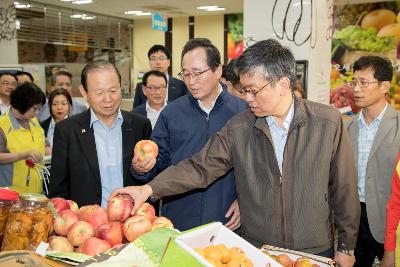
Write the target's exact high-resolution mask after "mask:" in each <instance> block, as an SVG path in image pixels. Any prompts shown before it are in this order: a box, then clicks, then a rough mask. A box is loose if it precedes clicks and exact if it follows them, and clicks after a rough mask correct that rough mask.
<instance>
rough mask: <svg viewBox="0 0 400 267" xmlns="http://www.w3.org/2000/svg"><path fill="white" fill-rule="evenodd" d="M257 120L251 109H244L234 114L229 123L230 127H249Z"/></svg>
mask: <svg viewBox="0 0 400 267" xmlns="http://www.w3.org/2000/svg"><path fill="white" fill-rule="evenodd" d="M255 121H256V116H255V115H254V114H253V113H252V112H251V111H250V110H249V109H247V110H244V111H242V112H240V113H238V114H236V115H235V116H233V117H232V118H231V119H230V120H229V122H228V123H227V125H228V127H231V128H234V129H239V128H241V127H246V128H247V127H249V125H254V123H255Z"/></svg>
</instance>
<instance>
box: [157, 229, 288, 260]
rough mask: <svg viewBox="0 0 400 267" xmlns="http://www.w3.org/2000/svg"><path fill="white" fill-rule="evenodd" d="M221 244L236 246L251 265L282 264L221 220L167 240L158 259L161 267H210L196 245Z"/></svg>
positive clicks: (201, 246)
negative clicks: (165, 246)
mask: <svg viewBox="0 0 400 267" xmlns="http://www.w3.org/2000/svg"><path fill="white" fill-rule="evenodd" d="M218 244H224V245H225V246H226V247H228V248H232V247H239V248H240V249H242V250H243V251H244V252H245V254H246V257H247V258H248V259H249V260H251V261H252V263H253V265H254V266H259V267H267V266H270V267H282V265H280V264H279V263H277V262H276V261H274V260H273V259H272V258H271V257H269V256H268V255H266V254H264V253H263V252H261V250H260V249H257V248H256V247H254V246H253V245H251V244H250V243H249V242H247V241H246V240H244V239H243V238H241V237H240V236H238V235H237V234H235V233H234V232H232V231H231V230H229V229H228V228H226V227H225V226H224V225H222V223H220V222H214V223H210V224H206V225H203V226H199V227H197V228H194V229H191V230H188V231H186V232H183V233H182V234H180V235H178V236H177V237H175V238H174V239H170V242H169V244H168V246H167V249H166V250H165V253H164V256H163V258H162V260H161V265H160V266H162V267H168V266H174V267H194V266H207V267H213V265H211V264H210V263H209V262H207V261H206V259H204V258H203V257H202V256H200V255H199V254H198V253H196V252H195V251H194V249H195V248H202V249H203V248H205V247H206V246H212V245H218Z"/></svg>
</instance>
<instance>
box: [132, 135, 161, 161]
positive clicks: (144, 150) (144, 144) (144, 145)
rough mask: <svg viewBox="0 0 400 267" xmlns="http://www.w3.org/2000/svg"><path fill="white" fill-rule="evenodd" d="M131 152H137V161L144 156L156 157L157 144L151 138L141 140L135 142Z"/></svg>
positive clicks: (144, 157) (143, 158)
mask: <svg viewBox="0 0 400 267" xmlns="http://www.w3.org/2000/svg"><path fill="white" fill-rule="evenodd" d="M133 153H134V155H137V154H139V161H143V160H145V159H146V158H157V155H158V146H157V144H156V143H154V142H153V141H151V140H141V141H139V142H137V143H136V145H135V148H134V150H133Z"/></svg>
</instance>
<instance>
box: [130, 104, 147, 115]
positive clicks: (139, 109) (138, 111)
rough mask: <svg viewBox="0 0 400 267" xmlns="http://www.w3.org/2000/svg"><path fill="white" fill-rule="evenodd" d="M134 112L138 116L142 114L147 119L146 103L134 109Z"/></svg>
mask: <svg viewBox="0 0 400 267" xmlns="http://www.w3.org/2000/svg"><path fill="white" fill-rule="evenodd" d="M132 112H133V113H136V114H140V115H142V116H143V117H146V118H147V110H146V103H144V104H141V105H140V106H137V107H136V108H134V109H133V110H132Z"/></svg>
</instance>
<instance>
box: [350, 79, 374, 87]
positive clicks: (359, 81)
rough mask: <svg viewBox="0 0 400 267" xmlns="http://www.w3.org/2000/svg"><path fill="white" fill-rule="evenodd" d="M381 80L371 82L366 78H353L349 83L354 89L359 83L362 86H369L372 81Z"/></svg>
mask: <svg viewBox="0 0 400 267" xmlns="http://www.w3.org/2000/svg"><path fill="white" fill-rule="evenodd" d="M379 82H380V81H373V82H371V81H368V80H365V79H353V80H351V81H350V82H349V83H348V85H349V86H350V87H351V88H353V89H354V88H356V86H357V84H358V86H359V87H360V88H367V87H368V86H369V85H370V84H371V83H379Z"/></svg>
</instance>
